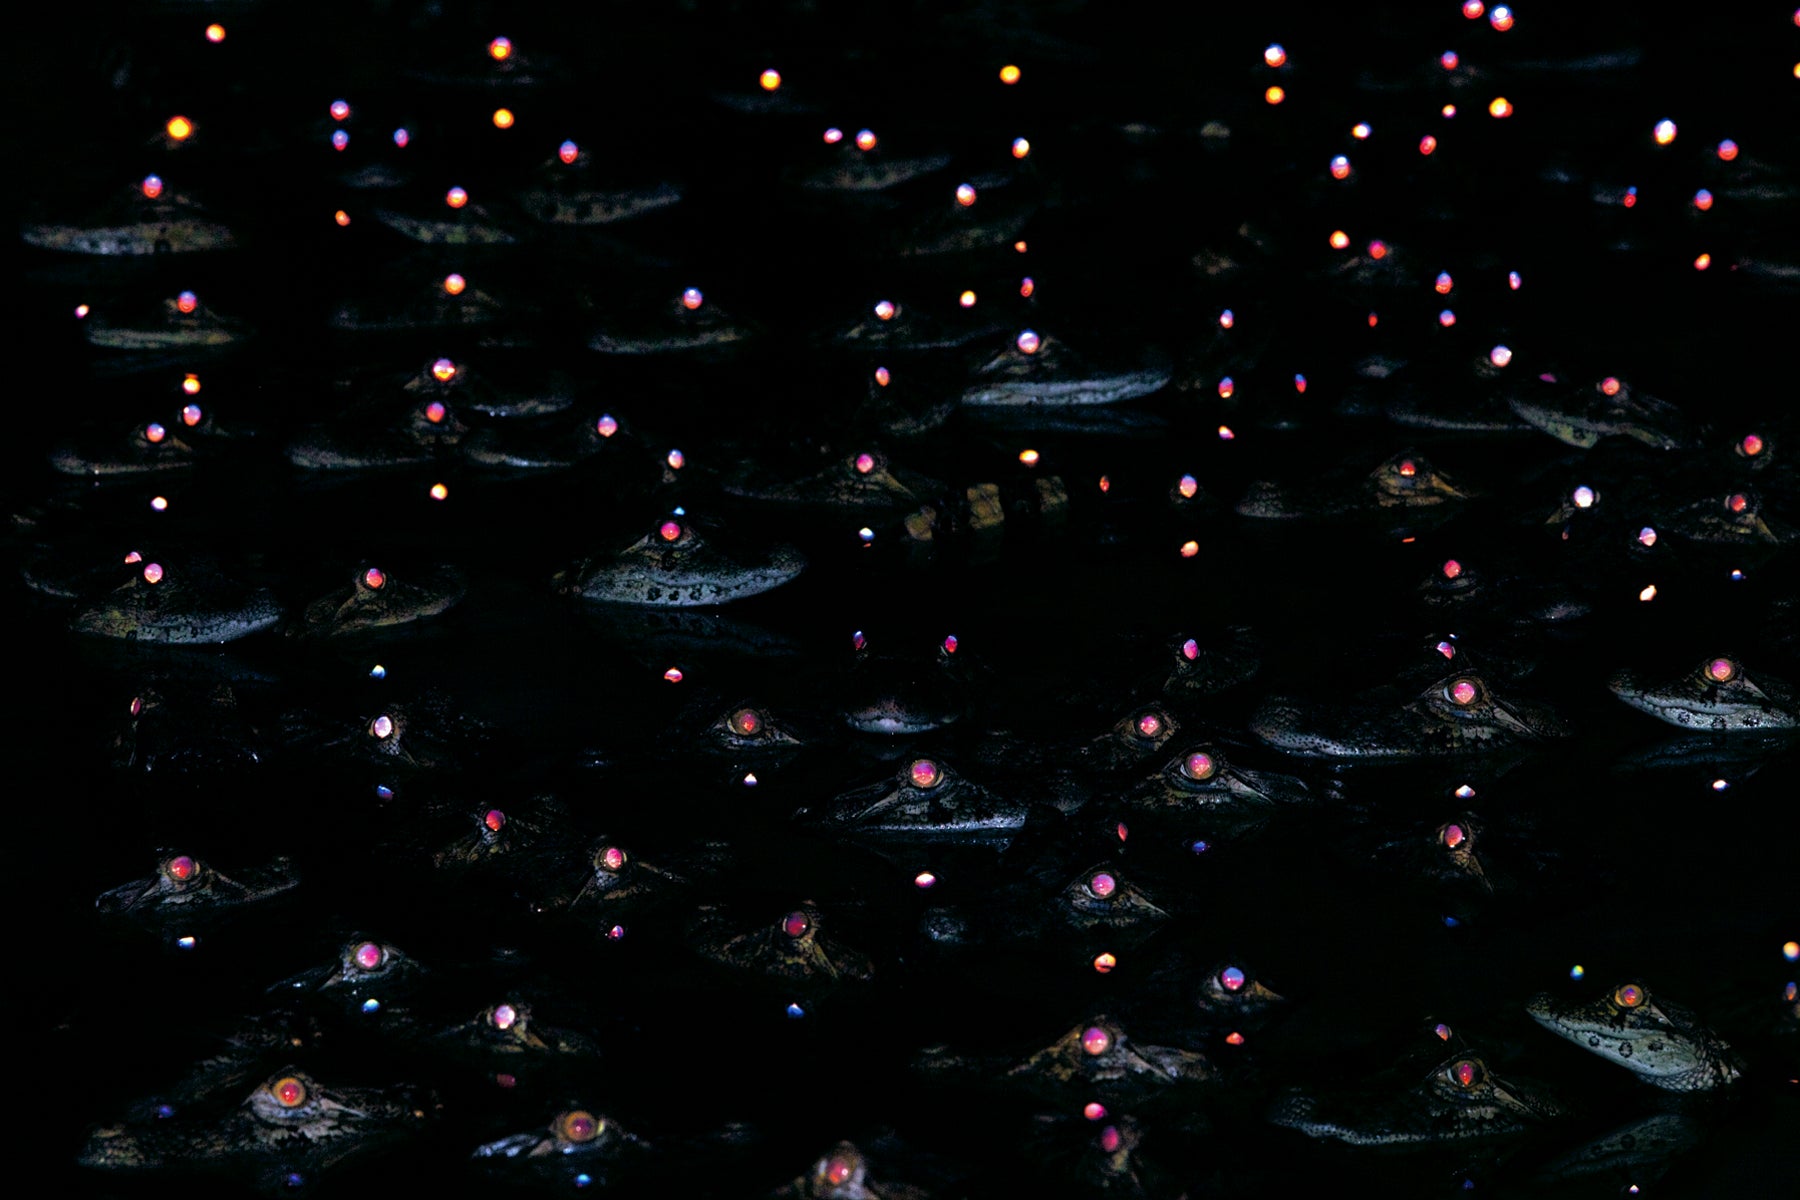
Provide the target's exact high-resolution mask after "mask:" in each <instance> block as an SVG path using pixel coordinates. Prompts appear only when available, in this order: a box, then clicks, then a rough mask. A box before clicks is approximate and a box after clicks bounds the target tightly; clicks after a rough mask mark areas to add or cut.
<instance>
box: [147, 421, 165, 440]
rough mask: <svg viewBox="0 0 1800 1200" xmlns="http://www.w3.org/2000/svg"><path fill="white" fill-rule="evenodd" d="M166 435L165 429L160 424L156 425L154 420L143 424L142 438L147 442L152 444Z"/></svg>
mask: <svg viewBox="0 0 1800 1200" xmlns="http://www.w3.org/2000/svg"><path fill="white" fill-rule="evenodd" d="M166 436H167V431H165V430H164V429H163V427H162V426H161V425H158V424H157V423H156V422H155V421H152V422H150V424H148V425H146V426H144V440H145V441H146V442H149V443H150V444H151V445H153V446H154V445H155V444H156V443H158V442H160V441H162V440H163V438H164V437H166Z"/></svg>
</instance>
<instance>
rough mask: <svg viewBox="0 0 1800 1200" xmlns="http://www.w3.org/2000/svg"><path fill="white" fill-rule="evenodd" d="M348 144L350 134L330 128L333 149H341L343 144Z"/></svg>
mask: <svg viewBox="0 0 1800 1200" xmlns="http://www.w3.org/2000/svg"><path fill="white" fill-rule="evenodd" d="M349 144H350V135H349V134H347V133H345V132H344V131H343V130H342V129H334V130H332V133H331V148H332V149H333V150H342V149H343V148H344V147H345V146H348V145H349Z"/></svg>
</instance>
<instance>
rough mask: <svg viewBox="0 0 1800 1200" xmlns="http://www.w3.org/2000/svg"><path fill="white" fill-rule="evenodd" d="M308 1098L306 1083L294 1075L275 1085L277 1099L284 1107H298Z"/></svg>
mask: <svg viewBox="0 0 1800 1200" xmlns="http://www.w3.org/2000/svg"><path fill="white" fill-rule="evenodd" d="M305 1099H306V1085H305V1084H303V1083H301V1082H300V1081H299V1080H298V1079H295V1078H294V1077H293V1076H291V1075H290V1076H289V1077H288V1078H286V1079H283V1080H282V1081H280V1082H279V1083H277V1084H276V1085H275V1100H276V1102H277V1103H278V1104H280V1105H281V1106H282V1107H283V1108H298V1107H299V1106H300V1104H301V1103H302V1102H303V1101H304V1100H305Z"/></svg>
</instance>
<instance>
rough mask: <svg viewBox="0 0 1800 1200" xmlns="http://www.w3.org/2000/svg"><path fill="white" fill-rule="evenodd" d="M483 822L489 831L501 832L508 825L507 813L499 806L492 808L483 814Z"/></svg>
mask: <svg viewBox="0 0 1800 1200" xmlns="http://www.w3.org/2000/svg"><path fill="white" fill-rule="evenodd" d="M481 823H482V824H483V825H485V826H486V827H487V831H488V832H489V833H499V832H500V830H501V829H503V828H505V826H506V814H505V813H503V812H501V811H500V810H499V809H497V808H490V809H488V810H487V812H486V813H485V814H484V815H483V816H482V818H481Z"/></svg>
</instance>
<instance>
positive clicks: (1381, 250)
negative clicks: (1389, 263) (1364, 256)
mask: <svg viewBox="0 0 1800 1200" xmlns="http://www.w3.org/2000/svg"><path fill="white" fill-rule="evenodd" d="M1387 253H1388V246H1387V243H1386V242H1370V243H1369V257H1370V258H1374V259H1383V258H1386V257H1387Z"/></svg>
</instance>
